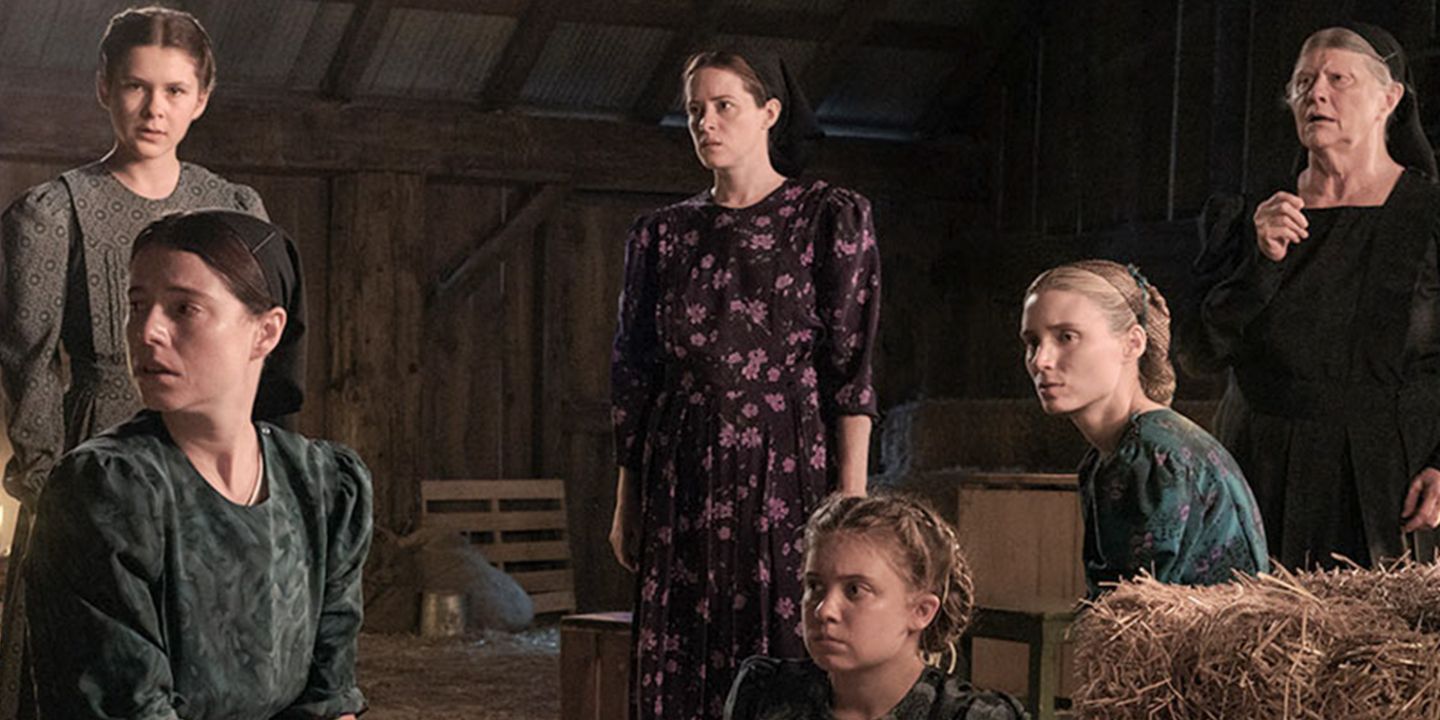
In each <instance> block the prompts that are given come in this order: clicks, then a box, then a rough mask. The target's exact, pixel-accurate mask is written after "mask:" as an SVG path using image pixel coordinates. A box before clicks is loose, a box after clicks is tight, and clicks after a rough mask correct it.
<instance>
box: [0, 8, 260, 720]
mask: <svg viewBox="0 0 1440 720" xmlns="http://www.w3.org/2000/svg"><path fill="white" fill-rule="evenodd" d="M215 73H216V68H215V59H214V56H213V53H212V52H211V49H210V39H209V37H208V36H207V35H206V33H205V30H204V28H202V27H201V26H200V24H199V23H198V22H196V20H195V18H194V17H193V16H191V15H189V14H188V13H184V12H181V11H178V10H170V9H166V8H158V7H149V8H143V9H132V10H126V11H124V12H121V13H119V14H117V15H116V16H115V17H114V18H112V19H111V21H110V26H109V27H108V28H107V29H106V32H105V37H104V39H103V40H102V41H101V44H100V67H99V68H98V71H97V73H96V91H97V94H98V96H99V98H100V102H101V105H102V106H103V107H104V108H105V110H106V111H107V113H108V114H109V116H110V123H111V125H112V127H113V130H114V136H115V143H114V147H113V148H112V149H111V151H110V152H109V153H107V154H106V155H105V157H103V158H101V159H100V160H97V161H95V162H93V163H90V164H88V165H85V166H82V167H78V168H75V169H73V170H69V171H67V172H65V173H62V174H61V175H60V177H58V178H56V179H54V180H51V181H49V182H46V183H42V184H40V185H37V186H35V187H33V188H30V189H29V190H28V191H27V192H26V193H25V194H24V195H22V196H21V197H20V198H18V199H17V200H15V202H14V203H13V204H12V205H11V206H10V207H9V209H7V210H6V211H5V213H4V215H3V216H0V318H4V319H5V321H4V322H0V381H3V384H4V394H5V397H6V399H7V403H8V407H7V413H6V415H7V420H8V432H9V436H10V443H11V446H12V447H13V449H14V455H13V456H12V457H11V458H10V460H9V462H8V463H6V466H5V479H4V483H5V491H6V492H8V493H9V494H10V495H11V496H13V497H14V498H16V499H17V500H19V501H20V503H21V506H20V507H21V509H20V513H19V517H18V518H17V522H16V529H15V538H14V542H13V544H12V546H11V555H10V566H9V578H8V583H7V585H6V595H5V609H4V620H3V625H0V628H3V629H0V720H14V719H15V718H29V717H33V716H34V713H33V708H32V707H30V705H32V703H31V701H30V700H29V693H28V688H29V686H30V678H29V671H28V659H27V658H26V654H25V649H24V644H23V642H24V638H25V626H24V624H23V619H24V602H23V599H24V573H23V565H24V558H25V550H26V546H27V544H28V538H29V534H30V528H31V523H32V519H33V518H34V509H35V501H36V498H38V497H39V495H40V491H41V489H42V488H43V486H44V483H45V479H46V478H47V477H49V475H50V471H51V469H52V468H53V467H54V466H55V463H56V462H57V461H58V460H59V458H60V456H61V454H63V453H64V451H66V450H68V449H70V448H73V447H75V446H76V445H77V444H79V443H80V442H81V441H83V440H85V439H87V438H89V437H91V436H92V435H94V434H95V433H98V432H100V431H101V430H104V429H105V428H108V427H110V426H112V425H115V424H117V423H120V422H123V421H124V420H125V419H127V418H129V417H130V416H131V415H134V414H135V411H136V410H139V409H140V398H139V396H138V395H136V392H135V387H134V385H133V384H132V383H131V381H130V372H129V370H128V369H127V367H126V364H125V337H124V329H123V328H124V324H125V290H126V288H127V287H128V286H129V279H128V277H129V268H130V265H129V259H130V244H131V243H132V242H133V241H134V239H135V236H136V235H138V234H139V233H140V231H141V230H142V229H144V228H145V226H146V225H148V224H150V223H151V222H152V221H154V220H156V219H159V218H160V217H161V216H163V215H166V214H169V213H173V212H180V211H185V210H200V209H205V208H223V209H229V210H240V211H243V212H246V213H250V214H253V215H257V216H259V217H265V209H264V207H263V206H262V204H261V202H260V196H259V195H257V194H256V193H255V191H254V190H252V189H251V188H249V187H246V186H244V185H238V184H234V183H231V182H228V181H226V180H225V179H224V178H221V177H220V176H218V175H216V174H215V173H212V172H210V171H209V170H206V169H205V168H203V167H200V166H199V165H195V164H192V163H186V162H181V161H180V159H179V158H178V157H177V155H176V148H177V147H178V145H179V144H180V142H181V141H182V140H184V138H185V134H186V132H187V131H188V130H189V128H190V124H191V122H192V121H194V120H196V119H197V118H199V117H200V115H201V114H202V113H204V111H205V108H206V105H207V104H208V101H209V97H210V91H211V88H212V86H213V85H214V82H215ZM62 352H63V354H64V355H65V356H66V357H68V359H69V373H68V383H67V382H66V380H67V378H66V376H65V373H64V371H63V370H62V364H61V355H62Z"/></svg>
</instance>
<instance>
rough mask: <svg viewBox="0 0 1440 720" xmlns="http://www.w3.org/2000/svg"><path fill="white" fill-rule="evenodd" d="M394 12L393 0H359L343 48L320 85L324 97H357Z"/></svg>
mask: <svg viewBox="0 0 1440 720" xmlns="http://www.w3.org/2000/svg"><path fill="white" fill-rule="evenodd" d="M390 9H391V0H356V2H355V9H354V10H353V11H352V12H351V13H350V20H349V22H347V23H346V24H345V34H344V35H343V36H342V37H341V39H340V46H339V47H338V48H337V49H336V51H335V56H334V57H332V58H331V59H330V68H329V69H328V70H327V71H326V72H325V80H324V82H323V83H321V85H320V87H321V92H322V94H324V95H327V96H330V97H334V98H339V99H341V100H349V99H351V98H353V97H355V91H356V90H357V89H359V87H360V81H361V80H362V79H364V77H365V70H366V69H367V68H369V67H370V61H371V60H372V59H373V58H374V57H375V52H376V50H377V49H378V48H379V45H380V37H381V35H382V34H384V32H385V24H386V22H388V21H389V19H390Z"/></svg>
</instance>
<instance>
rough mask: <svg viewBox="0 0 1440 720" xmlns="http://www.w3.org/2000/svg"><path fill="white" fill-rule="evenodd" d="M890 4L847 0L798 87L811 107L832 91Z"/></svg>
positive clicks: (865, 0) (884, 1)
mask: <svg viewBox="0 0 1440 720" xmlns="http://www.w3.org/2000/svg"><path fill="white" fill-rule="evenodd" d="M887 5H889V0H849V1H848V2H846V3H845V9H844V10H842V11H841V12H840V17H839V18H838V19H837V20H836V21H835V24H834V25H832V26H831V27H830V30H829V32H827V33H826V35H825V40H824V41H823V42H821V43H820V47H819V48H818V49H817V50H816V51H815V55H814V56H812V57H811V58H810V64H809V65H806V66H805V72H804V75H803V76H802V79H801V83H800V87H801V88H802V89H803V90H804V91H805V95H806V98H807V99H808V100H809V101H810V103H811V104H812V105H813V106H814V107H817V108H818V107H820V105H821V103H823V102H825V97H826V96H827V95H829V94H830V92H831V90H833V89H834V87H835V79H836V77H837V76H838V74H839V72H840V68H841V67H842V66H843V65H844V63H845V62H846V61H848V60H850V59H852V58H853V57H854V56H855V51H856V50H858V49H860V45H861V43H863V42H864V40H865V37H866V36H868V35H869V34H870V28H871V26H873V25H874V24H875V20H876V19H878V18H879V17H880V15H881V14H882V13H884V12H885V8H886V6H887Z"/></svg>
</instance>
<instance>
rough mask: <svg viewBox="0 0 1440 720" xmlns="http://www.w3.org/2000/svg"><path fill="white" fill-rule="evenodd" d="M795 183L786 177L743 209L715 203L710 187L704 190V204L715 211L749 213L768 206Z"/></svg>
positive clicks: (713, 192)
mask: <svg viewBox="0 0 1440 720" xmlns="http://www.w3.org/2000/svg"><path fill="white" fill-rule="evenodd" d="M795 182H796V180H795V179H794V178H788V177H787V178H785V179H784V180H782V181H780V184H779V185H777V186H775V189H774V190H771V191H770V192H769V193H766V195H765V196H764V197H762V198H760V199H759V200H756V201H755V202H753V203H750V204H749V205H745V206H743V207H728V206H725V205H721V204H720V203H718V202H716V201H715V188H714V187H713V186H712V187H710V188H707V189H706V190H705V193H704V198H705V204H707V205H709V206H710V207H713V208H715V209H717V210H720V211H721V212H747V211H750V210H754V209H755V208H758V207H763V206H765V205H768V204H769V203H770V202H771V201H772V200H774V199H775V198H777V197H779V196H780V195H781V194H782V193H783V192H784V191H785V190H787V189H789V188H790V187H791V185H793V184H794V183H795Z"/></svg>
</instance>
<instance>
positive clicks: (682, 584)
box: [611, 53, 880, 720]
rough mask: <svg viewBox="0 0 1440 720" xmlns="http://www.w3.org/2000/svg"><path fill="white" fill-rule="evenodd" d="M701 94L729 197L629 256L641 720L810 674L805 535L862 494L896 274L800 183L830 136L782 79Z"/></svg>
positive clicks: (863, 226) (712, 67)
mask: <svg viewBox="0 0 1440 720" xmlns="http://www.w3.org/2000/svg"><path fill="white" fill-rule="evenodd" d="M684 81H685V108H686V114H687V115H688V117H689V124H690V134H691V137H692V138H693V140H694V143H695V152H696V154H697V155H698V156H699V158H700V162H701V164H703V165H704V166H705V167H706V168H708V169H710V170H711V171H712V172H713V173H714V185H713V186H712V187H711V188H710V189H708V190H706V191H705V192H702V193H700V194H698V195H696V196H694V197H692V198H690V199H688V200H685V201H682V202H680V203H677V204H674V205H671V206H669V207H665V208H662V209H660V210H657V211H655V212H653V213H650V214H649V215H647V216H645V217H643V218H641V219H640V220H639V221H638V222H637V223H636V224H635V226H634V228H633V230H632V232H631V235H630V240H629V244H628V245H627V249H626V261H625V286H624V294H623V297H622V298H621V302H620V317H619V324H618V327H617V328H616V333H615V346H614V356H613V375H612V379H613V389H614V420H615V434H616V445H617V454H618V462H619V465H620V473H619V482H618V488H617V499H616V507H615V519H614V526H613V530H612V532H611V542H612V544H613V545H614V549H615V553H616V556H617V558H618V559H619V561H620V562H621V563H622V564H623V565H625V566H626V567H627V568H630V569H632V570H637V571H638V578H637V587H636V612H635V634H634V637H635V640H634V642H635V682H634V685H633V687H632V692H631V698H632V702H633V703H634V711H635V712H636V714H637V715H638V716H639V717H645V718H683V719H685V720H689V719H690V718H702V717H704V718H716V717H719V716H720V714H721V712H722V710H723V706H724V702H725V696H726V693H727V692H728V691H729V689H730V683H731V680H732V679H733V678H734V674H735V672H736V668H737V666H738V664H739V662H740V661H741V660H743V659H744V658H746V657H749V656H751V655H768V656H772V657H803V656H804V652H805V651H804V647H803V646H802V643H801V636H800V632H799V629H798V628H799V624H800V597H801V594H802V590H803V588H802V586H801V581H800V574H801V562H802V560H801V557H802V553H801V550H800V547H799V540H800V535H801V529H802V527H803V525H804V523H805V519H806V517H808V516H809V514H810V513H811V511H813V510H814V509H815V508H816V507H817V506H818V505H819V504H820V502H821V500H822V499H823V498H824V497H826V495H828V494H829V493H830V492H831V491H833V490H837V489H838V490H840V491H843V492H845V493H848V494H852V495H858V494H863V493H864V492H865V479H866V455H867V448H868V445H869V437H870V423H871V418H870V416H871V415H873V414H874V413H875V408H876V405H875V392H874V389H873V387H872V384H871V362H870V358H871V351H872V348H873V346H874V339H875V331H876V324H877V321H878V317H879V291H880V268H879V254H878V251H877V249H876V245H875V231H874V228H873V225H872V223H871V217H870V204H869V202H867V201H866V200H865V198H864V197H862V196H860V195H858V194H856V193H854V192H851V191H849V190H845V189H843V188H839V187H835V186H833V185H830V184H828V183H825V182H823V181H818V180H812V181H800V180H796V179H794V177H795V176H796V175H797V174H798V173H799V170H800V166H801V165H802V164H803V158H802V157H801V156H802V155H803V153H799V152H796V151H797V150H800V149H802V148H803V146H804V145H805V141H807V140H808V139H811V138H813V136H815V135H817V134H818V128H817V127H816V126H815V125H814V122H813V120H811V119H810V116H809V113H808V111H807V108H806V107H805V103H804V98H803V97H801V96H800V94H799V93H798V92H796V90H795V88H794V85H793V83H791V82H789V78H788V76H786V75H785V73H784V72H783V69H782V68H780V67H779V66H778V65H777V64H772V63H764V62H755V63H751V62H749V61H747V60H746V59H745V58H743V57H740V56H739V55H734V54H730V53H704V54H701V55H697V56H695V57H694V58H692V59H691V61H690V62H689V63H688V64H687V66H686V68H685V72H684Z"/></svg>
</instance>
